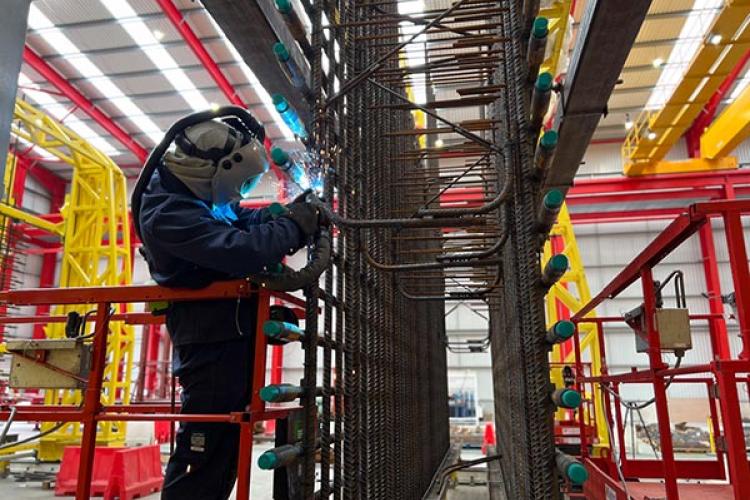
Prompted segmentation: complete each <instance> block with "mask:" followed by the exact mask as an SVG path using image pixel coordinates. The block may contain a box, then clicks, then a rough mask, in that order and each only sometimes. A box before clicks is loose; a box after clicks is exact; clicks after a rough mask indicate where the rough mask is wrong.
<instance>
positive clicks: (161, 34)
mask: <svg viewBox="0 0 750 500" xmlns="http://www.w3.org/2000/svg"><path fill="white" fill-rule="evenodd" d="M152 33H153V35H154V38H156V40H157V41H159V42H161V41H162V40H163V39H164V32H163V31H161V30H154V31H152Z"/></svg>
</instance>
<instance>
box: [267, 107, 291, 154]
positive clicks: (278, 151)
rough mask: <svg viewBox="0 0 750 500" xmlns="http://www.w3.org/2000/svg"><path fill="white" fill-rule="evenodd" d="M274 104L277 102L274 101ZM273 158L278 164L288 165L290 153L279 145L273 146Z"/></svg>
mask: <svg viewBox="0 0 750 500" xmlns="http://www.w3.org/2000/svg"><path fill="white" fill-rule="evenodd" d="M274 104H276V103H275V102H274ZM271 159H272V160H273V162H274V163H275V164H276V165H278V166H280V167H281V166H284V165H286V162H288V161H289V155H288V154H287V152H286V151H284V150H283V149H281V148H279V147H273V148H271Z"/></svg>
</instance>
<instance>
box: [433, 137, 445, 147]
mask: <svg viewBox="0 0 750 500" xmlns="http://www.w3.org/2000/svg"><path fill="white" fill-rule="evenodd" d="M444 145H445V143H444V142H443V140H442V139H435V147H436V148H442V147H443V146H444Z"/></svg>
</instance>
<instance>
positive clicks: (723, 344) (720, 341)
mask: <svg viewBox="0 0 750 500" xmlns="http://www.w3.org/2000/svg"><path fill="white" fill-rule="evenodd" d="M698 236H699V237H700V245H701V259H702V260H703V275H704V276H705V278H706V293H707V294H708V306H709V311H710V312H711V314H724V304H722V302H721V281H720V280H719V266H718V263H717V261H716V246H715V245H714V234H713V230H712V229H711V220H710V219H709V221H708V223H706V224H704V225H703V226H701V228H700V230H699V231H698ZM708 329H709V333H710V335H711V350H712V351H713V358H714V359H730V358H731V351H730V350H729V339H728V338H727V325H726V323H725V321H724V320H723V319H722V318H717V317H712V318H711V319H710V320H709V321H708Z"/></svg>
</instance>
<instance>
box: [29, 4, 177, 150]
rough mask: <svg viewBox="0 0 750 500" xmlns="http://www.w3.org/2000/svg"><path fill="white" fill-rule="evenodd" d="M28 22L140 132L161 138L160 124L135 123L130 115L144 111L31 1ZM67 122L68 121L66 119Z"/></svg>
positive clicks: (154, 139) (148, 122)
mask: <svg viewBox="0 0 750 500" xmlns="http://www.w3.org/2000/svg"><path fill="white" fill-rule="evenodd" d="M28 24H29V27H31V28H32V29H38V30H41V31H39V32H38V33H37V34H38V35H39V36H40V37H41V38H42V39H43V40H44V41H45V42H47V43H48V44H49V45H50V46H51V47H53V48H54V49H55V50H57V51H60V53H62V54H66V55H69V56H72V57H68V58H67V60H68V61H69V62H70V64H71V65H72V66H73V67H74V68H76V70H77V71H80V72H81V74H82V75H83V76H84V77H85V78H88V80H87V81H88V82H89V83H90V84H91V85H93V86H94V87H95V88H96V89H97V90H98V91H99V92H100V93H101V94H102V95H103V96H104V97H106V98H107V99H108V100H109V101H110V102H111V103H112V104H113V105H115V106H116V107H117V109H119V110H120V112H121V113H122V114H123V115H125V117H126V118H127V119H128V120H129V121H130V122H131V123H133V124H134V125H136V126H137V127H138V128H140V129H141V131H143V132H144V133H145V134H146V136H147V137H149V138H150V139H151V140H152V141H154V142H156V143H158V142H159V141H161V138H162V135H163V134H162V132H161V130H160V129H159V127H158V126H157V125H156V124H155V123H154V122H153V121H151V119H149V118H146V120H140V123H141V124H142V125H147V126H148V127H147V128H144V127H143V126H139V125H138V124H137V123H135V122H134V121H133V120H132V119H131V117H132V116H137V115H142V116H143V115H144V113H143V111H142V110H141V109H140V108H139V107H138V106H136V105H135V103H134V102H133V101H132V100H131V99H130V98H129V97H127V96H126V95H125V94H124V93H123V92H122V90H120V88H119V87H117V85H115V84H114V83H113V82H112V80H111V79H110V78H109V77H107V76H106V75H104V73H102V71H101V70H100V69H99V68H98V67H97V66H96V64H94V63H93V61H91V60H90V59H89V58H88V57H87V56H86V54H83V53H82V52H81V51H80V50H79V49H78V47H76V46H75V44H74V43H73V42H71V41H70V39H68V37H67V36H65V34H64V33H63V32H62V31H60V30H59V29H58V28H56V27H55V26H54V24H53V23H52V21H50V20H49V19H48V18H47V17H46V16H45V15H44V14H43V13H42V12H41V11H40V10H39V8H38V7H37V6H36V5H34V4H31V7H30V8H29V18H28ZM66 123H68V122H67V121H66ZM71 128H73V127H71ZM108 154H109V153H108Z"/></svg>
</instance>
